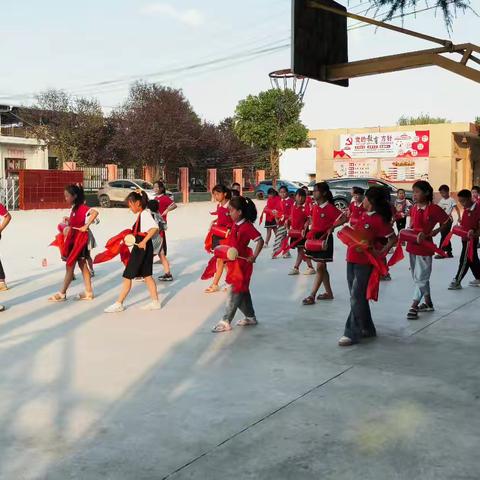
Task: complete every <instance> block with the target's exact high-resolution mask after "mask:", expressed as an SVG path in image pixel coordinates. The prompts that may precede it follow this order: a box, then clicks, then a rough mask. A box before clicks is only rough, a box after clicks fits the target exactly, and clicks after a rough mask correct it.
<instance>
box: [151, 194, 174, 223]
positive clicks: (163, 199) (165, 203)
mask: <svg viewBox="0 0 480 480" xmlns="http://www.w3.org/2000/svg"><path fill="white" fill-rule="evenodd" d="M155 200H156V201H157V202H158V213H159V214H160V215H161V216H162V217H163V219H164V220H165V221H167V215H168V213H164V212H165V210H166V209H167V208H168V207H169V206H170V205H171V204H172V203H173V200H172V199H171V198H170V197H169V196H168V195H165V194H164V193H163V194H162V195H158V197H155Z"/></svg>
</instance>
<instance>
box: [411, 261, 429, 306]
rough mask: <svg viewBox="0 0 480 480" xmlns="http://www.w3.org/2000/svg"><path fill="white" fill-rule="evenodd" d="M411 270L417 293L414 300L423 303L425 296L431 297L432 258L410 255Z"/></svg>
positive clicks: (415, 292)
mask: <svg viewBox="0 0 480 480" xmlns="http://www.w3.org/2000/svg"><path fill="white" fill-rule="evenodd" d="M410 270H411V272H412V278H413V282H414V283H415V291H414V293H413V300H414V301H416V302H421V300H422V298H423V297H424V296H425V295H428V296H430V275H431V274H432V257H431V256H425V257H423V256H420V255H414V254H413V253H411V254H410Z"/></svg>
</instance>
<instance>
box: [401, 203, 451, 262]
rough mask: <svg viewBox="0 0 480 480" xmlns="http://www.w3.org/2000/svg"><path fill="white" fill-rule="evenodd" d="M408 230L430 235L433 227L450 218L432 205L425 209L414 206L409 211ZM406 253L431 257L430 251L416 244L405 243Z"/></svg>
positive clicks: (436, 206) (439, 208)
mask: <svg viewBox="0 0 480 480" xmlns="http://www.w3.org/2000/svg"><path fill="white" fill-rule="evenodd" d="M410 219H411V220H410V228H411V229H412V230H414V231H415V232H418V233H420V232H423V233H425V234H426V235H429V234H430V233H432V230H433V229H434V228H435V225H437V224H440V225H443V224H444V223H445V222H448V220H449V219H450V217H449V216H448V215H447V214H446V213H445V211H444V210H443V209H442V208H441V207H439V206H438V205H435V204H433V203H430V204H428V205H427V206H426V207H425V208H419V206H418V205H414V206H413V207H412V208H411V210H410ZM407 252H409V253H413V254H414V255H420V256H422V257H427V256H432V255H433V254H432V251H431V249H428V248H425V247H424V246H423V245H421V244H420V245H417V244H416V243H407Z"/></svg>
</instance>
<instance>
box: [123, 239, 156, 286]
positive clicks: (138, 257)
mask: <svg viewBox="0 0 480 480" xmlns="http://www.w3.org/2000/svg"><path fill="white" fill-rule="evenodd" d="M142 238H143V237H140V236H137V237H136V243H140V242H141V241H142ZM152 274H153V245H152V242H151V240H149V241H148V242H147V247H146V248H145V250H144V249H143V248H138V247H137V246H136V245H135V246H134V247H133V248H132V251H131V253H130V260H129V261H128V263H127V266H126V267H125V271H124V272H123V278H128V279H129V280H133V279H134V278H137V277H142V278H146V277H151V276H152Z"/></svg>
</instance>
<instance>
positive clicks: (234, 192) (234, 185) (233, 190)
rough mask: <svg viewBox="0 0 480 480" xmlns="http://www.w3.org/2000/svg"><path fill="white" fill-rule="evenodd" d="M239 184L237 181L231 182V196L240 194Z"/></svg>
mask: <svg viewBox="0 0 480 480" xmlns="http://www.w3.org/2000/svg"><path fill="white" fill-rule="evenodd" d="M241 188H242V187H241V186H240V184H239V183H237V182H233V183H232V188H231V189H230V195H231V196H232V197H239V196H240V191H241Z"/></svg>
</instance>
